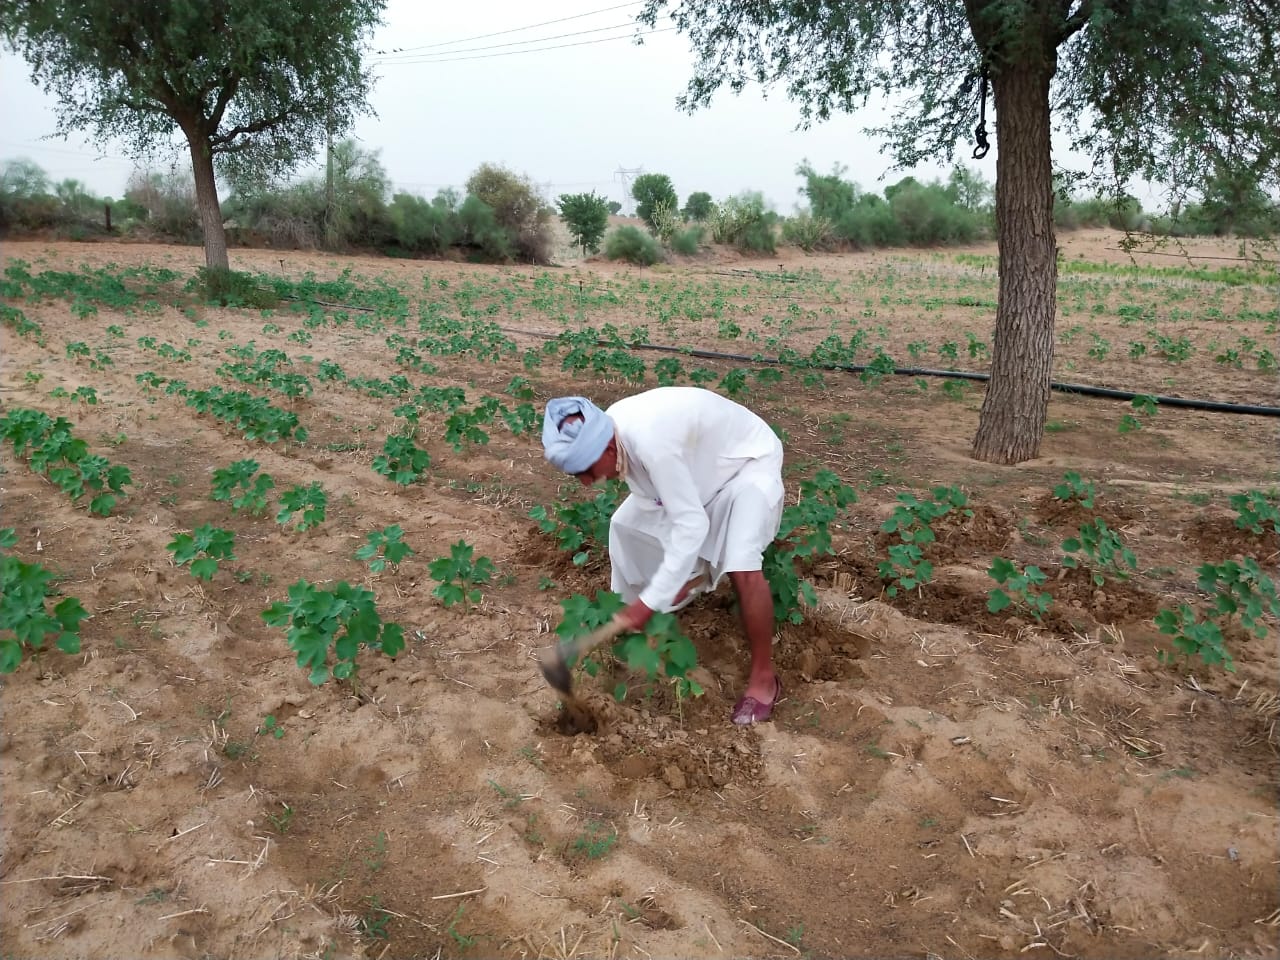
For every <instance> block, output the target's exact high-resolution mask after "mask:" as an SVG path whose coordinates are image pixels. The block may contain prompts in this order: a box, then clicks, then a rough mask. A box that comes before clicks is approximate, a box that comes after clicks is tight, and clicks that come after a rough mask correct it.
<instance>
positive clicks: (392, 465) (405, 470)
mask: <svg viewBox="0 0 1280 960" xmlns="http://www.w3.org/2000/svg"><path fill="white" fill-rule="evenodd" d="M430 465H431V455H430V454H428V453H427V451H425V450H420V449H419V448H418V447H415V446H414V445H413V440H411V439H410V438H409V437H404V436H398V435H392V436H389V437H387V439H386V440H385V441H384V442H383V444H382V453H381V454H379V455H378V456H376V457H374V458H373V469H374V472H375V473H380V474H382V475H383V476H384V477H387V478H389V479H391V480H394V481H395V482H396V483H398V484H400V485H401V486H406V487H407V486H408V485H409V484H411V483H416V482H417V481H418V480H420V479H422V474H423V472H424V471H425V470H426V469H427V467H429V466H430Z"/></svg>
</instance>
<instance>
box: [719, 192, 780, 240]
mask: <svg viewBox="0 0 1280 960" xmlns="http://www.w3.org/2000/svg"><path fill="white" fill-rule="evenodd" d="M777 222H778V215H777V214H776V213H774V212H773V211H772V210H768V209H766V208H765V203H764V195H763V194H761V193H749V192H748V193H741V194H738V196H736V197H730V198H729V199H728V200H726V201H724V203H722V204H720V205H719V206H718V207H717V208H716V210H715V212H714V213H713V214H712V217H711V236H712V239H713V240H714V241H715V242H716V243H727V244H732V245H733V246H735V247H737V248H738V249H739V250H740V251H742V252H743V253H775V252H777V239H776V238H775V236H774V227H775V226H776V225H777Z"/></svg>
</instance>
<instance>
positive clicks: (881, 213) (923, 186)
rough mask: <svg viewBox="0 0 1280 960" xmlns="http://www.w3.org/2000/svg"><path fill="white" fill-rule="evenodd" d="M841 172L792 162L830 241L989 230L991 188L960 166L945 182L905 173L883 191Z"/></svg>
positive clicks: (947, 237) (970, 234)
mask: <svg viewBox="0 0 1280 960" xmlns="http://www.w3.org/2000/svg"><path fill="white" fill-rule="evenodd" d="M844 172H845V168H844V167H841V166H836V167H835V168H834V169H833V170H832V172H831V173H829V174H820V173H818V172H817V171H816V170H814V169H813V167H812V166H810V165H809V164H808V163H801V164H800V165H799V166H798V167H797V168H796V173H797V174H798V175H799V176H801V177H803V178H804V181H805V185H804V187H803V192H804V194H805V196H806V197H807V198H808V200H809V208H810V211H811V213H812V215H813V216H814V217H815V218H820V219H822V220H825V221H826V222H827V223H828V224H830V228H831V232H832V235H833V240H834V241H843V242H845V243H848V244H851V245H853V246H856V247H891V246H903V245H907V244H916V245H921V246H926V245H935V244H942V243H970V242H973V241H976V240H980V239H983V238H984V237H987V236H989V235H990V233H991V229H992V226H993V219H992V216H991V210H990V208H989V206H988V204H987V199H988V197H989V196H990V188H989V187H988V186H987V184H986V182H985V181H983V180H982V178H981V176H979V175H978V174H977V173H975V172H973V171H970V170H968V169H966V168H964V167H959V168H957V169H956V170H954V171H952V174H951V176H950V177H949V179H948V181H947V183H946V184H943V183H941V182H939V181H937V180H934V181H932V182H930V183H921V182H919V181H918V180H916V179H915V178H914V177H906V178H904V179H903V180H900V181H899V182H898V183H896V184H893V185H891V186H888V187H886V188H885V190H884V196H883V197H881V196H878V195H876V194H874V193H864V192H863V191H862V190H861V189H859V187H858V185H857V184H856V183H852V182H850V181H848V180H845V179H844ZM794 229H801V228H800V227H799V226H797V227H794V228H793V230H794Z"/></svg>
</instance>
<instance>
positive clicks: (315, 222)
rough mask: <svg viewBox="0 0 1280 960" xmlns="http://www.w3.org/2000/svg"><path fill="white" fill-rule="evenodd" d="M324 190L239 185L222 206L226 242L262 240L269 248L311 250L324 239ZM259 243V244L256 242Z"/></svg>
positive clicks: (299, 185) (310, 184) (306, 185)
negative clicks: (227, 224) (226, 224)
mask: <svg viewBox="0 0 1280 960" xmlns="http://www.w3.org/2000/svg"><path fill="white" fill-rule="evenodd" d="M324 203H325V201H324V187H323V185H322V184H319V183H315V182H310V181H303V182H302V183H297V184H293V185H292V186H287V187H276V186H273V185H271V184H266V183H240V184H236V185H235V187H234V192H233V193H232V194H231V196H230V197H228V198H227V200H226V202H225V203H223V204H222V216H223V219H224V220H225V221H226V222H228V223H229V224H230V225H231V227H230V229H229V230H228V237H227V239H228V241H229V242H240V243H245V242H248V243H252V242H254V239H255V238H261V240H266V242H267V243H269V244H270V245H271V246H273V247H283V248H290V247H292V248H296V249H300V250H314V249H316V248H317V247H319V246H321V244H322V242H323V235H324ZM259 242H260V240H259Z"/></svg>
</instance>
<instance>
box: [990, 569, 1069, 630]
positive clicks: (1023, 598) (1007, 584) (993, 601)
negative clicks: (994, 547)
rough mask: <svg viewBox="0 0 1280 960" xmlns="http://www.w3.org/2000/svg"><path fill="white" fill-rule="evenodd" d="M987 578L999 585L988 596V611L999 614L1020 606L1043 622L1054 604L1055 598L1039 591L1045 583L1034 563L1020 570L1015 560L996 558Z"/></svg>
mask: <svg viewBox="0 0 1280 960" xmlns="http://www.w3.org/2000/svg"><path fill="white" fill-rule="evenodd" d="M987 575H988V576H989V577H991V579H992V580H994V581H995V582H996V583H998V584H1000V586H999V587H997V588H996V589H994V590H992V591H991V592H990V593H988V594H987V609H988V610H989V611H990V612H992V613H999V612H1000V611H1001V610H1004V609H1005V608H1006V607H1008V606H1009V605H1010V604H1017V606H1018V607H1019V608H1020V609H1022V610H1024V611H1026V612H1027V613H1029V614H1031V615H1032V616H1033V617H1035V618H1036V619H1037V620H1043V619H1044V615H1045V613H1046V612H1047V611H1048V609H1049V605H1050V604H1051V603H1053V597H1052V596H1050V595H1049V594H1048V593H1041V592H1040V591H1039V590H1037V589H1036V588H1037V587H1040V586H1041V585H1043V584H1044V582H1045V580H1046V577H1045V575H1044V571H1043V570H1041V569H1040V568H1039V567H1037V566H1035V565H1034V564H1027V565H1026V566H1025V567H1023V568H1022V570H1019V569H1018V567H1017V565H1016V564H1015V563H1013V561H1011V560H1006V559H1005V558H1004V557H996V558H995V559H993V560H992V561H991V567H990V568H989V569H988V570H987Z"/></svg>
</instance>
